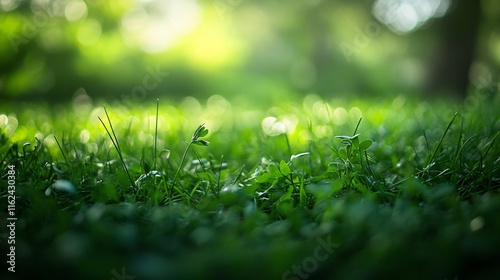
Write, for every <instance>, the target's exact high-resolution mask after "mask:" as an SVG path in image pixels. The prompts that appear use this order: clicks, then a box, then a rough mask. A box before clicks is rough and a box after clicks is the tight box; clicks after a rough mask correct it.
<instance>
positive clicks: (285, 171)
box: [280, 160, 291, 176]
mask: <svg viewBox="0 0 500 280" xmlns="http://www.w3.org/2000/svg"><path fill="white" fill-rule="evenodd" d="M280 171H281V174H283V175H284V176H288V175H290V173H291V171H290V167H289V166H288V164H286V162H285V161H284V160H281V161H280Z"/></svg>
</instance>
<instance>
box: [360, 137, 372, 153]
mask: <svg viewBox="0 0 500 280" xmlns="http://www.w3.org/2000/svg"><path fill="white" fill-rule="evenodd" d="M372 144H373V141H372V140H370V139H366V140H364V141H362V142H361V143H359V149H360V150H361V151H364V150H367V149H368V148H370V147H371V146H372Z"/></svg>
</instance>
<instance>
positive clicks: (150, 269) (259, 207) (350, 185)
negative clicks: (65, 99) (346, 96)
mask: <svg viewBox="0 0 500 280" xmlns="http://www.w3.org/2000/svg"><path fill="white" fill-rule="evenodd" d="M308 98H311V97H308ZM307 102H309V101H307V100H305V101H304V102H302V103H300V106H299V105H297V104H289V105H290V106H289V108H290V110H289V112H286V113H283V114H282V115H280V113H279V112H278V113H276V112H277V109H275V108H274V109H272V110H268V111H266V112H265V113H261V114H260V115H258V114H257V113H255V112H251V113H249V112H245V111H244V110H241V109H240V107H237V105H236V104H233V106H235V109H231V110H226V111H225V112H224V115H225V116H227V118H221V117H220V116H221V114H220V113H219V112H218V111H217V110H220V107H217V108H216V110H214V109H213V108H211V107H209V106H207V107H205V108H201V109H202V110H203V112H196V114H188V113H187V112H188V110H189V108H183V107H182V106H181V105H179V107H178V108H179V109H178V111H176V113H173V112H174V110H173V107H172V106H170V104H165V105H164V104H162V108H163V107H165V108H169V109H168V112H169V113H168V115H167V114H164V113H163V112H162V110H161V109H158V104H157V112H156V114H152V115H153V116H154V119H151V120H150V118H149V116H148V117H146V118H144V119H145V120H147V122H141V121H140V119H139V118H141V114H143V112H144V111H148V110H150V109H151V108H148V107H144V108H142V107H140V108H136V109H135V110H132V109H127V108H123V107H120V106H117V107H112V110H109V114H108V111H105V110H102V111H97V112H100V113H101V114H102V115H104V116H106V117H107V120H108V121H107V124H106V125H105V123H104V122H103V121H100V122H99V119H97V117H98V116H99V114H96V113H94V112H92V113H90V114H89V115H90V118H91V119H90V121H89V120H87V119H88V118H89V116H84V117H81V116H80V118H79V117H78V116H76V114H75V115H71V116H73V117H72V118H70V117H68V116H69V115H68V116H64V117H60V118H59V119H57V120H56V119H51V118H50V117H48V114H47V115H46V116H45V119H43V121H38V120H37V118H36V117H34V115H30V110H24V111H22V112H19V113H18V114H17V115H16V116H15V117H14V115H8V116H7V115H0V120H5V119H7V121H3V122H0V135H1V137H0V140H1V142H0V143H1V144H2V146H0V159H1V160H2V161H1V162H0V169H1V170H2V171H1V176H0V178H1V179H0V187H1V193H0V198H2V199H7V197H8V196H9V195H10V193H9V192H8V188H7V185H8V179H7V176H8V175H9V173H8V172H9V170H10V169H9V167H8V166H15V170H16V193H15V195H16V216H17V218H18V223H19V225H20V226H19V227H18V228H17V229H16V230H17V232H16V233H17V236H16V238H17V242H19V243H20V244H24V245H23V246H27V247H29V248H30V252H31V253H26V251H23V250H21V249H19V251H18V255H17V257H18V261H19V263H20V264H19V267H23V269H24V268H25V269H26V270H25V272H24V273H29V271H35V272H41V271H47V270H48V271H55V272H54V273H55V274H54V275H55V276H54V277H55V279H63V278H64V279H94V278H106V279H107V278H112V277H113V275H112V274H111V273H110V271H111V270H112V269H116V270H117V271H119V270H120V268H121V267H126V271H127V273H128V274H130V275H134V276H137V278H139V277H141V278H144V279H162V277H163V276H164V275H169V277H172V278H176V279H200V278H207V277H211V276H213V277H214V278H216V277H217V275H219V274H220V273H221V267H223V268H224V271H223V272H224V275H225V276H226V277H231V278H252V279H255V278H264V279H283V278H285V279H287V277H285V276H284V273H285V272H286V271H292V272H293V271H294V270H293V267H294V266H300V265H302V264H303V263H304V260H308V261H309V260H311V258H312V257H314V254H315V252H316V251H315V250H316V248H317V246H318V244H324V243H329V242H330V243H335V244H338V245H339V246H336V247H335V248H334V249H332V251H331V253H329V254H328V258H325V259H324V261H321V262H319V261H318V262H317V263H318V266H317V269H315V270H314V271H313V270H311V271H310V272H307V274H308V275H309V276H308V277H310V278H311V279H315V278H320V279H324V278H338V279H346V278H348V279H363V278H377V279H382V278H384V279H387V278H390V277H397V278H411V277H413V275H415V277H417V276H418V277H417V278H425V277H431V276H432V277H438V278H441V279H445V278H448V279H450V278H451V279H453V278H454V277H458V278H459V279H461V278H462V277H463V278H468V277H473V276H474V277H478V278H493V277H495V276H497V275H498V273H499V271H498V269H497V268H496V265H493V264H492V265H490V264H491V263H492V262H491V260H494V259H497V258H498V257H499V256H498V250H497V248H498V247H500V243H499V240H498V231H499V230H500V223H499V220H498V218H497V213H498V211H500V208H499V205H500V197H499V194H498V191H499V190H500V181H499V178H500V168H499V167H498V166H500V165H499V164H498V159H499V158H500V146H499V145H498V137H499V136H498V134H499V132H498V131H499V127H498V125H499V124H498V122H497V121H492V119H493V120H497V119H498V112H497V111H495V110H493V109H492V110H488V109H487V108H484V107H483V108H481V110H479V108H478V109H477V111H468V112H462V113H461V114H456V115H453V114H452V115H436V114H431V113H430V112H442V111H444V109H443V108H446V107H444V106H443V105H440V104H433V105H422V104H420V105H419V104H411V106H409V108H411V110H410V109H409V110H401V109H399V110H396V109H395V108H393V107H391V106H393V105H391V104H380V105H377V106H378V107H377V108H375V109H373V105H371V104H369V105H366V106H363V105H362V104H361V103H357V105H356V106H358V107H356V108H358V110H359V111H361V112H363V115H364V116H363V120H364V122H363V126H360V125H361V119H360V116H359V114H358V113H356V112H357V111H358V110H354V109H350V110H345V109H344V107H342V105H341V104H338V105H336V106H338V107H337V108H335V110H332V112H336V114H337V115H341V114H342V112H344V111H345V112H346V115H345V116H344V117H343V118H342V119H340V118H338V116H336V115H335V114H333V115H332V117H331V118H330V119H329V118H325V116H328V112H327V110H325V112H323V113H325V114H323V113H321V112H318V111H319V109H318V108H320V107H319V106H320V105H321V106H323V105H322V104H324V103H319V101H314V102H313V103H314V104H315V105H314V106H310V107H315V108H316V111H314V110H312V109H311V108H310V107H308V106H307V104H308V103H307ZM336 102H339V101H336ZM408 102H410V101H408ZM332 103H333V102H332ZM304 104H305V105H304ZM345 106H347V105H345ZM442 106H443V107H442ZM100 108H102V107H100ZM413 108H418V109H417V110H414V109H413ZM96 110H100V109H96ZM382 111H383V112H384V115H381V114H380V112H382ZM415 111H416V112H417V113H415ZM31 112H33V111H31ZM67 112H69V114H72V113H71V110H69V109H68V111H67ZM206 112H212V113H211V114H213V115H211V114H209V113H206ZM214 112H215V113H214ZM349 112H353V113H349ZM418 112H421V114H418ZM191 113H193V112H191ZM38 114H40V115H43V114H42V112H41V111H38ZM291 114H294V115H296V116H300V117H297V118H296V119H297V124H296V125H295V129H294V130H293V129H288V130H287V131H286V133H285V135H286V137H283V135H282V134H280V135H268V134H266V132H265V130H264V129H263V128H262V129H261V127H260V126H261V125H262V120H263V119H265V118H266V117H268V116H273V117H274V116H276V117H275V118H276V120H278V121H282V122H283V123H290V120H294V119H295V118H294V117H291V116H290V115H291ZM415 114H417V115H415ZM187 115H189V116H191V117H189V118H186V117H185V116H187ZM4 116H5V117H4ZM125 116H126V117H125ZM131 116H132V117H131ZM193 116H194V117H193ZM248 116H252V118H251V119H247V118H248ZM245 117H247V118H245ZM14 118H15V119H16V120H14ZM92 118H94V120H92ZM95 119H97V121H96V120H95ZM29 120H33V122H30V121H29ZM62 120H64V122H63V121H62ZM111 120H113V122H112V123H111ZM214 120H217V121H214ZM341 120H342V121H341ZM450 120H451V121H450ZM87 121H88V122H89V123H86V122H87ZM204 121H206V123H207V127H208V128H210V132H211V134H210V135H209V130H208V129H207V127H205V124H201V125H199V126H198V127H196V129H194V131H193V130H191V129H192V123H193V122H194V123H203V122H204ZM149 122H151V123H152V125H151V130H152V131H151V132H150V131H148V129H149ZM13 123H19V124H23V125H24V126H25V127H24V128H21V127H19V128H17V130H16V131H15V133H14V134H12V129H13V127H12V126H10V125H12V124H13ZM37 123H42V124H43V125H37ZM145 124H146V125H145ZM447 124H448V125H447ZM479 124H481V125H479ZM103 126H104V128H105V129H104V130H103V129H102V127H103ZM353 128H355V129H354V132H353V133H352V134H350V132H352V129H353ZM358 130H359V131H358ZM346 131H347V132H346ZM23 133H25V134H23ZM29 135H32V136H33V135H36V138H34V139H35V140H34V141H33V143H30V142H27V141H28V140H29V139H33V138H32V137H31V136H29ZM45 135H47V136H45ZM54 135H57V137H55V136H54ZM182 135H191V137H190V140H189V142H187V143H184V142H183V141H182V138H183V137H182ZM335 135H338V136H335ZM351 135H352V136H351ZM208 136H210V145H209V146H208V141H207V140H205V139H206V138H207V137H208ZM188 139H189V138H188ZM23 143H24V144H23ZM195 146H202V147H205V149H196V148H195ZM291 151H294V152H295V153H291ZM2 215H5V213H4V214H2ZM0 218H2V219H6V217H4V216H1V217H0ZM21 225H22V226H21ZM431 237H432V238H431ZM21 247H22V246H19V248H21ZM68 248H69V249H68ZM321 248H322V247H321ZM429 251H432V252H433V254H432V256H429V254H428V252H429ZM257 260H258V261H257ZM408 263H410V264H411V263H418V264H421V265H419V266H415V267H413V266H408V265H406V264H408ZM21 264H22V266H21ZM387 264H391V268H390V269H388V268H387ZM479 264H481V265H482V269H481V270H477V271H474V272H473V274H470V272H469V271H468V270H466V269H465V267H471V265H479ZM306 265H307V262H306ZM360 267H361V268H362V269H358V268H360ZM400 267H404V268H405V269H400ZM56 268H57V270H56ZM56 272H57V273H56ZM304 273H305V272H304ZM289 276H290V277H298V276H297V275H292V274H290V275H289ZM290 277H289V278H290ZM292 279H293V278H292Z"/></svg>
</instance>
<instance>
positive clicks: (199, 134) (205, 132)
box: [198, 127, 208, 137]
mask: <svg viewBox="0 0 500 280" xmlns="http://www.w3.org/2000/svg"><path fill="white" fill-rule="evenodd" d="M207 134H208V129H206V128H204V127H203V128H202V129H201V130H200V133H198V137H205V136H207Z"/></svg>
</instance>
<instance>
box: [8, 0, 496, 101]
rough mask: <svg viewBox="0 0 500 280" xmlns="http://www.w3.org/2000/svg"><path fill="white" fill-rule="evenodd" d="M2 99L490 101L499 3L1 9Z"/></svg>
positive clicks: (246, 1)
mask: <svg viewBox="0 0 500 280" xmlns="http://www.w3.org/2000/svg"><path fill="white" fill-rule="evenodd" d="M0 28H1V32H0V100H3V101H17V100H29V101H31V100H34V101H37V100H45V101H49V102H52V101H65V100H75V99H76V100H77V101H78V99H79V98H80V99H82V102H84V101H85V99H88V98H92V99H94V98H102V99H106V100H118V101H122V102H124V103H134V102H140V101H144V100H148V99H156V98H160V99H168V100H170V99H172V100H180V99H182V98H184V97H186V96H193V97H196V98H207V97H209V96H211V95H215V94H217V95H221V96H223V97H225V98H227V99H228V100H241V101H246V100H247V101H248V100H254V101H255V100H259V101H260V102H266V101H272V100H280V99H281V98H284V97H287V98H290V97H291V98H293V97H296V96H304V95H306V94H316V95H319V96H323V97H346V96H358V97H359V96H361V97H362V96H376V97H378V96H381V97H389V96H395V95H400V94H405V95H412V96H416V97H417V98H421V97H432V96H438V97H443V96H449V97H454V98H456V99H459V100H463V99H464V98H466V97H467V94H469V95H472V94H476V95H477V96H480V97H481V98H483V99H486V98H494V96H497V95H498V94H497V92H498V86H499V83H498V82H499V81H500V71H499V69H500V67H499V66H500V1H496V0H482V1H457V0H412V1H410V0H375V1H326V0H293V1H286V2H283V1H264V0H198V1H196V0H124V1H107V0H88V1H82V0H31V1H28V0H25V1H23V0H0Z"/></svg>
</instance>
